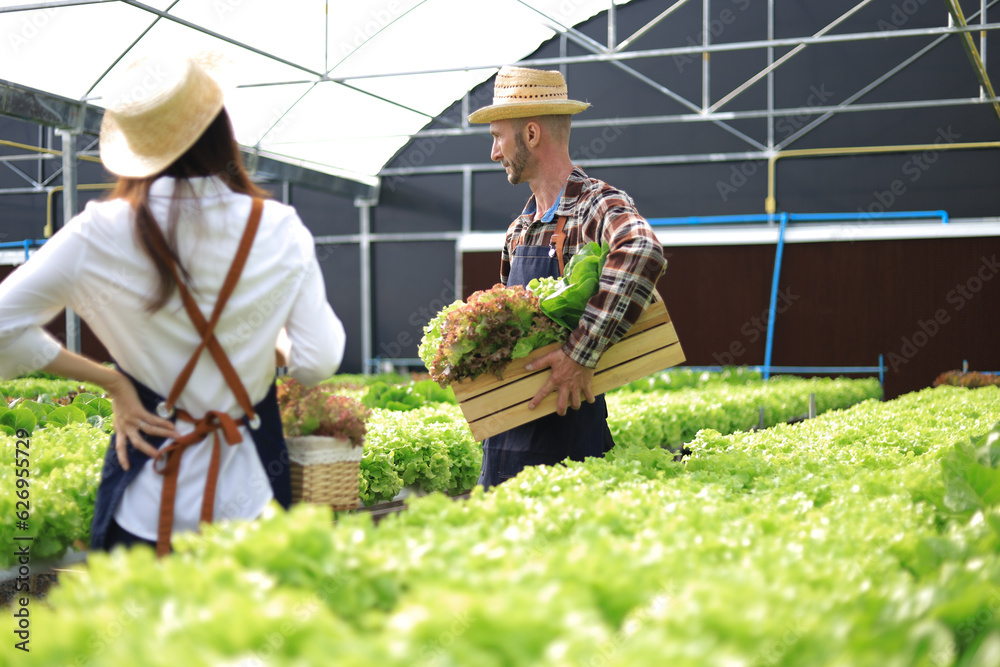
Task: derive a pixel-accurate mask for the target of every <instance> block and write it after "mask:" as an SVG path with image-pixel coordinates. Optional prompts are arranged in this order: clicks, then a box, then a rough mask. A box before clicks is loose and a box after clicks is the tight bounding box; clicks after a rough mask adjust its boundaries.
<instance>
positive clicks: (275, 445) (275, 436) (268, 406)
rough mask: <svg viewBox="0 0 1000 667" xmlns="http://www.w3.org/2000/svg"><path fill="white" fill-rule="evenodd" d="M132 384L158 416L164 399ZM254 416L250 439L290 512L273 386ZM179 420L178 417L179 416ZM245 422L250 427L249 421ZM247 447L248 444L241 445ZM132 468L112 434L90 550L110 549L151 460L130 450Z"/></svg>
mask: <svg viewBox="0 0 1000 667" xmlns="http://www.w3.org/2000/svg"><path fill="white" fill-rule="evenodd" d="M123 374H124V375H125V377H127V378H128V379H129V380H131V381H132V384H133V385H135V389H136V391H137V392H138V393H139V399H140V400H141V401H142V405H143V407H144V408H146V409H147V410H149V411H150V412H152V413H154V414H155V413H156V408H157V406H158V405H159V404H160V403H161V402H162V401H163V400H164V397H163V396H160V395H159V394H157V393H156V392H155V391H153V390H152V389H150V388H149V387H147V386H146V385H144V384H142V383H141V382H139V381H138V380H136V379H135V378H133V377H132V376H131V375H128V374H127V373H124V372H123ZM254 413H255V414H256V415H257V416H259V417H260V428H258V429H256V430H253V429H251V430H250V437H251V438H252V439H253V443H254V446H255V447H256V448H257V455H258V456H259V457H260V462H261V464H262V465H263V467H264V471H265V472H266V473H267V478H268V481H269V482H270V483H271V491H272V492H273V493H274V499H275V500H277V501H278V503H279V504H280V505H281V506H282V507H284V508H285V509H288V507H289V506H291V504H292V479H291V473H290V471H289V461H288V449H287V448H286V447H285V436H284V433H283V432H282V430H281V413H280V412H279V410H278V399H277V387H276V385H275V384H273V383H272V384H271V389H270V390H269V391H268V392H267V396H265V397H264V399H263V400H262V401H261V402H260V403H258V404H257V405H255V406H254ZM175 419H176V417H175ZM243 423H244V424H245V425H247V428H250V427H249V424H247V420H246V418H244V420H243ZM165 439H166V438H165V437H163V436H153V435H147V436H146V442H148V443H149V444H151V445H153V447H156V448H159V447H160V445H161V444H163V441H164V440H165ZM241 444H242V445H244V446H245V445H246V444H247V443H246V442H245V441H244V442H243V443H241ZM127 451H128V462H129V469H128V470H125V469H123V468H122V467H121V464H119V463H118V455H117V454H116V452H115V434H112V435H111V444H110V445H109V446H108V451H107V453H106V454H105V456H104V467H103V469H102V470H101V483H100V485H99V486H98V487H97V502H96V504H95V506H94V519H93V521H92V522H91V524H90V547H91V548H92V549H105V548H107V545H106V542H107V537H108V527H109V526H110V525H111V520H112V519H113V518H114V513H115V508H117V507H118V502H119V501H120V500H121V498H122V495H124V493H125V488H126V487H127V486H128V485H129V484H131V483H132V481H133V480H134V479H135V478H136V476H138V474H139V472H140V471H141V470H142V466H144V465H145V464H146V462H147V461H148V460H149V457H148V456H146V455H145V454H143V453H142V452H140V451H139V450H138V449H136V448H134V447H131V446H130V447H128V449H127Z"/></svg>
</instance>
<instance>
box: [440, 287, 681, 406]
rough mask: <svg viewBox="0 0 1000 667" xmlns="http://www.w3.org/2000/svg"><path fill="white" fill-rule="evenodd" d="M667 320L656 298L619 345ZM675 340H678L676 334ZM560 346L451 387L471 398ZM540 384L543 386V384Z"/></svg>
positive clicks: (462, 396)
mask: <svg viewBox="0 0 1000 667" xmlns="http://www.w3.org/2000/svg"><path fill="white" fill-rule="evenodd" d="M666 322H670V315H669V314H668V313H667V309H666V306H665V305H664V303H663V301H662V300H654V301H653V302H651V303H650V304H649V305H648V306H646V310H644V311H643V313H642V315H641V316H640V317H639V319H638V320H636V322H635V324H633V325H632V327H631V328H630V329H629V330H628V333H626V334H625V335H624V336H623V337H622V339H621V341H619V342H618V343H617V345H620V344H621V343H622V342H624V341H626V340H628V339H629V338H631V337H633V336H636V335H638V334H640V333H642V332H643V331H646V330H647V329H649V328H651V327H654V326H659V325H661V324H663V323H666ZM674 340H676V334H675V337H674ZM559 347H561V344H560V343H551V344H549V345H546V346H544V347H540V348H538V349H537V350H534V351H533V352H532V353H531V354H530V355H529V356H527V357H524V358H521V359H515V360H513V361H511V362H510V363H509V364H507V366H506V367H505V368H504V369H503V372H502V378H497V377H496V376H495V375H493V374H492V373H487V374H485V375H480V376H479V377H477V378H474V379H471V380H462V381H460V382H453V383H452V384H451V388H452V389H453V390H454V391H455V397H456V398H458V400H459V401H460V402H461V401H466V400H469V399H471V398H473V397H475V396H479V395H480V394H482V393H484V392H486V391H491V390H492V389H494V388H496V385H497V383H498V382H514V381H517V380H519V379H521V378H523V377H526V376H528V375H530V374H531V373H530V372H529V371H526V370H524V366H525V365H526V364H527V363H528V362H529V361H530V360H531V359H536V358H538V357H542V356H545V355H546V354H548V353H549V352H551V351H552V350H555V349H558V348H559ZM614 347H615V346H612V348H610V349H614ZM610 349H609V351H610ZM538 386H539V387H541V385H538ZM535 391H538V389H535Z"/></svg>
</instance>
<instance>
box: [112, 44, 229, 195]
mask: <svg viewBox="0 0 1000 667" xmlns="http://www.w3.org/2000/svg"><path fill="white" fill-rule="evenodd" d="M120 84H121V92H120V94H119V95H117V96H116V97H114V98H112V100H111V103H110V104H109V105H108V106H107V110H106V111H105V112H104V120H103V121H102V122H101V161H102V162H103V163H104V166H105V167H106V168H107V169H108V171H110V172H112V173H114V174H117V175H118V176H126V177H130V178H144V177H146V176H152V175H154V174H157V173H159V172H161V171H163V170H164V169H166V168H167V167H169V166H170V165H171V164H172V163H173V162H174V161H175V160H177V158H179V157H181V156H182V155H184V153H186V152H187V150H188V149H189V148H191V146H193V145H194V143H195V142H196V141H197V140H198V138H199V137H200V136H201V135H202V133H204V132H205V130H206V129H207V128H208V126H209V125H210V124H211V123H212V121H213V120H215V118H216V116H218V115H219V112H220V111H222V101H223V100H222V88H221V87H220V86H219V84H218V83H217V82H216V81H215V80H214V79H213V78H212V77H211V76H209V75H208V74H207V73H206V72H205V70H204V69H203V68H202V67H201V66H200V65H199V64H198V63H197V62H195V61H194V60H193V59H191V58H183V59H177V58H175V59H172V60H167V59H155V58H145V59H142V60H140V61H138V62H136V63H135V64H134V65H132V66H131V67H130V68H129V69H128V71H127V73H126V75H125V76H124V77H123V79H122V81H121V82H120Z"/></svg>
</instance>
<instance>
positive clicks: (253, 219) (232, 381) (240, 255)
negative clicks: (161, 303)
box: [165, 199, 264, 419]
mask: <svg viewBox="0 0 1000 667" xmlns="http://www.w3.org/2000/svg"><path fill="white" fill-rule="evenodd" d="M263 208H264V200H262V199H254V200H253V208H252V209H251V212H250V219H249V220H248V221H247V226H246V229H245V230H244V231H243V238H242V239H241V240H240V245H239V248H238V249H237V251H236V256H235V257H234V258H233V263H232V265H230V267H229V273H228V274H227V275H226V279H225V282H223V283H222V289H220V290H219V297H218V299H217V300H216V302H215V308H214V309H213V310H212V317H211V319H210V320H209V321H208V322H206V321H205V316H204V315H202V314H201V310H199V308H198V304H196V303H195V301H194V299H193V298H192V297H191V293H190V292H189V291H188V289H187V286H186V285H185V284H184V282H183V281H182V280H181V279H180V274H179V272H178V271H177V266H176V264H174V262H173V261H171V262H170V268H171V270H172V271H173V272H174V278H175V279H176V281H177V287H178V289H179V290H180V293H181V300H182V301H183V302H184V309H185V310H186V311H187V313H188V316H189V317H190V318H191V321H192V323H193V324H194V325H195V328H196V329H197V330H198V333H200V334H201V336H202V340H201V343H199V344H198V347H197V348H196V349H195V351H194V353H193V354H192V355H191V358H190V359H189V360H188V363H187V365H186V366H184V369H183V370H182V371H181V373H180V375H178V376H177V379H176V380H175V381H174V386H173V388H171V390H170V394H169V395H168V396H167V400H166V406H165V407H166V411H167V412H170V411H172V410H173V407H174V404H175V403H176V402H177V399H178V398H179V397H180V395H181V392H182V391H184V387H186V386H187V383H188V380H189V379H190V378H191V374H192V373H193V372H194V367H195V365H196V364H197V363H198V359H199V357H200V356H201V352H202V350H204V349H205V348H206V347H208V351H209V352H210V353H211V355H212V358H213V359H214V360H215V363H216V365H218V367H219V370H220V371H222V377H223V378H224V379H225V380H226V384H227V385H229V388H230V389H231V390H232V392H233V395H234V396H235V397H236V401H237V402H238V403H239V404H240V407H241V408H243V411H244V413H246V416H247V417H249V418H250V419H253V417H254V411H253V404H252V403H251V402H250V396H249V395H248V394H247V391H246V388H245V387H244V386H243V382H242V381H241V380H240V378H239V375H237V374H236V370H235V369H234V368H233V365H232V363H231V362H230V361H229V357H227V356H226V353H225V351H224V350H223V349H222V346H221V345H220V344H219V341H218V339H217V338H216V337H215V326H216V324H218V322H219V317H220V316H221V315H222V310H223V308H224V307H225V305H226V302H227V301H228V300H229V297H230V295H231V294H232V293H233V290H234V289H235V288H236V283H237V282H239V279H240V274H241V273H242V272H243V267H244V265H245V264H246V260H247V257H248V256H249V254H250V248H251V246H253V240H254V237H255V236H256V234H257V228H258V226H259V225H260V218H261V213H262V211H263Z"/></svg>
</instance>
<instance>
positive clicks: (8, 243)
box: [0, 239, 48, 248]
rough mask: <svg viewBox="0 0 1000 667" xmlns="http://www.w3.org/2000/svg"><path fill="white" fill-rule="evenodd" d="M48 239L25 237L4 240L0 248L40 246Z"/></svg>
mask: <svg viewBox="0 0 1000 667" xmlns="http://www.w3.org/2000/svg"><path fill="white" fill-rule="evenodd" d="M47 240H48V239H24V240H23V241H4V242H3V243H0V248H23V247H25V246H27V245H29V244H30V245H32V246H40V245H42V244H44V243H45V242H46V241H47Z"/></svg>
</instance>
